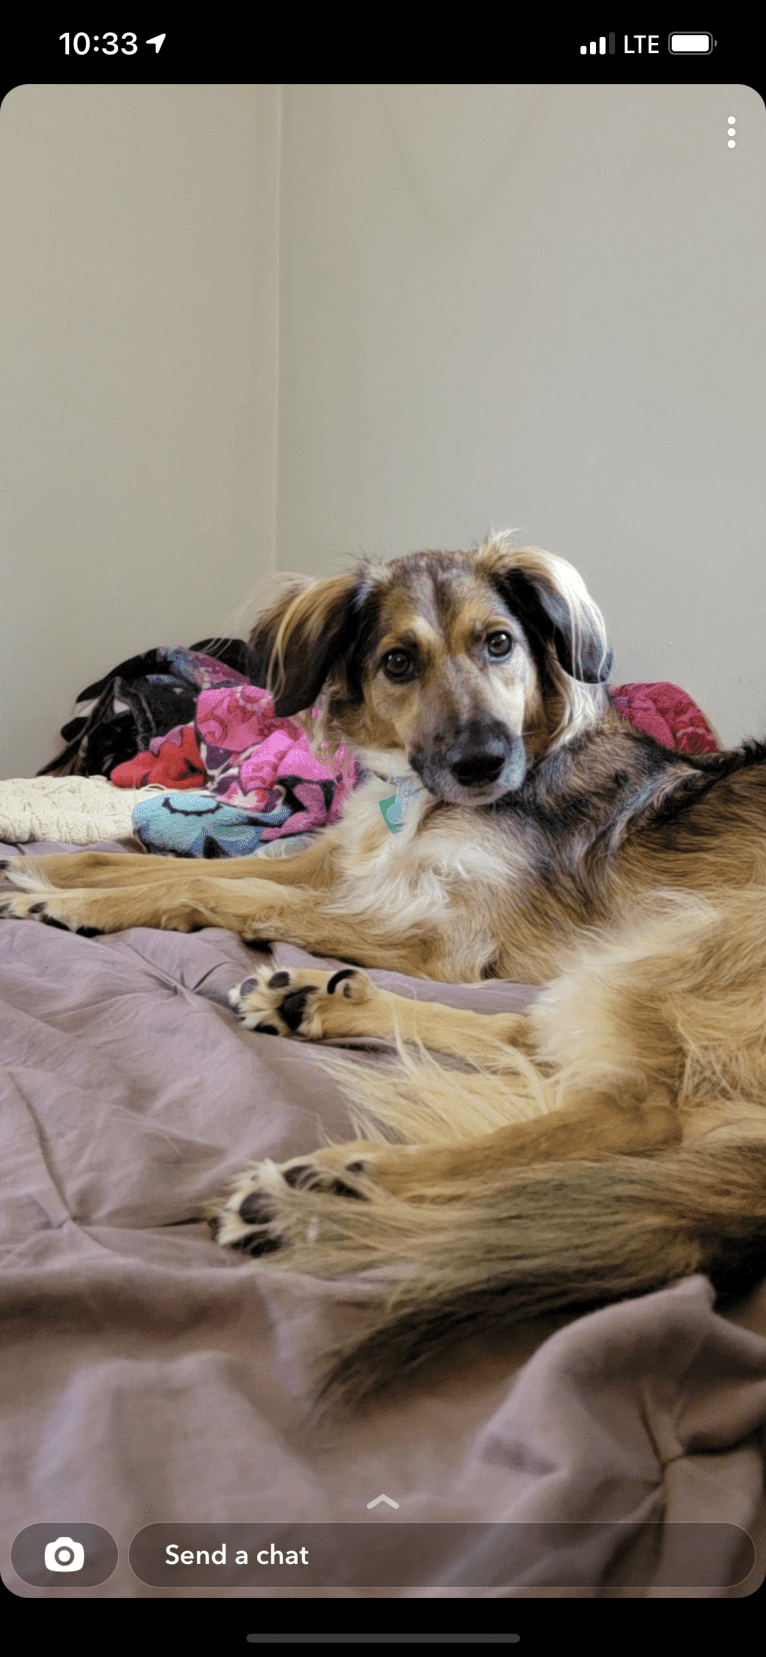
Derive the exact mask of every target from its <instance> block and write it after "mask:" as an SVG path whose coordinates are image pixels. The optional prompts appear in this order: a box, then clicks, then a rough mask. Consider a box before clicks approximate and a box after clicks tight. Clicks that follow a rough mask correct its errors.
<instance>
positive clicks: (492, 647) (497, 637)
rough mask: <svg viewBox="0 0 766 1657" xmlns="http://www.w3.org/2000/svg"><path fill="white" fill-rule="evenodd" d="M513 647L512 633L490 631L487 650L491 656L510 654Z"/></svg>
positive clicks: (496, 657)
mask: <svg viewBox="0 0 766 1657" xmlns="http://www.w3.org/2000/svg"><path fill="white" fill-rule="evenodd" d="M512 649H513V639H512V638H511V635H510V633H490V634H488V637H487V650H488V651H489V654H490V656H494V657H495V660H497V659H498V657H502V656H510V654H511V651H512Z"/></svg>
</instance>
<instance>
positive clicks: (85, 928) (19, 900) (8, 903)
mask: <svg viewBox="0 0 766 1657" xmlns="http://www.w3.org/2000/svg"><path fill="white" fill-rule="evenodd" d="M24 861H26V859H25V860H24ZM29 861H30V862H31V861H32V860H31V858H30V859H29ZM88 897H89V894H88V893H87V892H83V893H74V894H72V893H69V892H67V893H63V892H54V891H49V890H47V889H43V890H41V889H40V888H39V887H38V888H37V889H33V890H32V891H27V892H25V893H22V892H16V893H14V894H13V896H11V895H10V894H3V896H2V897H0V917H7V918H12V919H14V920H33V921H42V922H44V924H45V925H46V926H58V927H60V928H61V929H62V930H63V931H65V932H80V933H82V934H83V936H85V937H88V938H94V937H96V936H97V934H98V933H99V932H100V931H101V930H102V929H101V927H99V926H94V925H93V916H92V914H91V912H90V910H89V907H88ZM78 900H79V901H78Z"/></svg>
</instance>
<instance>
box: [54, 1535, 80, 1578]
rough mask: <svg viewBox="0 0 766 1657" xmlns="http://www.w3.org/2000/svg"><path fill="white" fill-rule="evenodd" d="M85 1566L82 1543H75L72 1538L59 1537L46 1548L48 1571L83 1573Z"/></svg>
mask: <svg viewBox="0 0 766 1657" xmlns="http://www.w3.org/2000/svg"><path fill="white" fill-rule="evenodd" d="M84 1564H85V1549H84V1547H83V1545H82V1542H73V1541H72V1538H71V1536H57V1537H56V1540H55V1542H47V1543H46V1546H45V1569H46V1571H81V1570H82V1568H83V1565H84Z"/></svg>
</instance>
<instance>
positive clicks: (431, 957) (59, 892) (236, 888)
mask: <svg viewBox="0 0 766 1657" xmlns="http://www.w3.org/2000/svg"><path fill="white" fill-rule="evenodd" d="M198 871H199V865H198V864H194V865H193V866H192V867H191V868H190V867H189V865H188V864H187V865H186V866H185V869H184V879H182V880H179V879H178V878H177V876H176V870H175V869H173V871H172V873H171V874H170V875H169V877H168V879H167V880H165V881H163V880H160V879H155V880H153V881H151V882H149V883H147V884H145V885H141V886H133V885H131V886H121V887H114V888H111V887H109V888H104V889H100V890H96V891H90V890H89V889H87V888H70V889H68V890H63V889H59V888H49V889H38V890H32V891H26V892H23V893H22V892H16V893H13V894H11V893H8V894H4V895H3V896H2V897H0V915H8V916H14V917H15V918H17V919H26V918H31V919H33V920H38V921H44V922H48V923H49V924H53V925H58V926H63V927H66V928H68V929H69V930H70V931H73V932H88V933H96V932H123V931H126V930H127V929H128V928H129V927H133V926H149V927H164V928H167V929H168V930H170V931H176V932H192V931H196V930H197V929H199V928H200V927H204V926H220V927H224V928H226V930H227V931H230V932H236V933H238V934H239V936H240V937H241V938H243V939H244V940H245V942H246V943H252V942H255V941H256V940H259V941H263V942H266V943H269V942H280V943H290V944H296V945H297V946H298V948H300V949H307V950H310V951H311V952H312V953H313V954H315V955H329V956H334V957H340V958H341V959H346V960H348V959H349V957H350V958H351V959H352V960H354V959H358V958H361V959H362V960H364V961H366V962H367V963H368V964H369V965H370V966H371V967H379V968H383V969H385V970H388V971H399V972H407V973H411V974H413V975H416V976H420V977H440V976H444V974H443V973H440V971H439V963H440V961H441V960H442V959H444V960H446V961H448V960H449V950H448V947H447V943H446V941H445V938H444V936H443V934H441V933H440V932H439V931H438V929H437V928H436V927H433V928H431V929H430V930H429V929H428V928H426V927H424V926H419V927H417V928H412V929H411V931H410V932H409V933H408V932H406V931H402V932H396V933H393V932H392V933H391V935H390V936H388V937H386V935H385V934H384V933H383V934H382V935H381V932H380V931H379V930H378V929H377V928H375V929H374V930H373V926H372V925H371V923H370V920H369V917H368V916H366V915H355V914H354V913H353V911H349V912H345V911H339V912H335V911H333V910H331V909H330V908H329V906H328V909H327V910H325V909H323V906H322V901H321V894H316V895H315V894H313V893H312V892H311V890H309V889H307V888H306V887H301V886H298V887H294V888H293V887H289V886H275V885H273V884H272V883H270V882H269V881H268V880H261V879H252V878H247V879H243V880H227V879H222V880H221V879H218V877H217V876H213V875H209V874H207V873H204V874H203V873H201V872H198Z"/></svg>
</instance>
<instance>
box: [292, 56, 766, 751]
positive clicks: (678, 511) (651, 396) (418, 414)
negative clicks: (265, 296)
mask: <svg viewBox="0 0 766 1657" xmlns="http://www.w3.org/2000/svg"><path fill="white" fill-rule="evenodd" d="M729 114H733V115H735V116H736V129H737V142H736V148H735V150H733V151H732V150H730V149H729V148H728V147H727V136H726V133H727V119H726V118H727V116H728V115H729ZM765 117H766V111H765V110H764V105H763V103H762V101H761V99H760V98H759V97H758V96H757V94H756V93H755V92H753V91H752V90H750V89H748V88H746V87H734V88H727V87H720V86H713V87H710V88H701V87H695V86H685V87H672V86H656V87H625V86H622V87H616V88H601V87H599V88H592V87H585V88H583V87H576V86H521V87H515V86H510V87H508V86H497V87H484V86H481V87H479V86H432V87H425V86H342V87H327V86H318V87H311V86H300V87H298V86H290V87H286V88H285V91H284V104H283V128H282V188H281V280H280V313H281V346H280V429H279V510H278V524H279V534H278V545H279V558H280V562H281V563H282V564H283V565H284V566H285V567H291V566H295V567H297V568H302V569H307V570H310V571H314V570H318V569H320V568H322V567H323V566H324V567H326V565H327V556H328V551H329V549H332V548H333V547H337V548H338V549H339V550H340V551H342V552H344V553H345V552H356V551H358V550H360V549H364V550H365V551H368V552H376V553H377V552H386V553H388V554H391V555H393V554H400V553H403V552H406V551H410V550H412V549H413V548H415V547H418V546H424V545H425V546H429V545H430V546H435V545H436V546H460V545H466V544H471V543H472V542H473V541H474V540H475V539H476V538H478V537H480V536H482V535H483V534H484V532H485V531H486V530H487V529H488V528H490V526H491V527H494V528H500V527H503V526H506V525H508V526H514V527H515V526H519V529H520V535H519V540H520V541H524V540H527V541H531V542H534V543H537V544H538V545H540V546H544V547H548V548H550V549H551V550H553V551H557V552H560V553H562V554H563V555H564V556H565V557H569V558H570V559H571V560H572V562H573V563H575V564H577V565H578V566H579V567H580V568H581V569H582V571H583V573H584V574H585V577H586V580H587V581H588V582H589V585H590V586H591V588H592V591H593V594H594V596H595V597H596V599H597V601H598V602H599V603H600V604H601V606H602V608H603V609H604V611H605V613H606V616H607V620H608V622H609V625H610V628H611V631H612V635H613V639H614V643H615V670H614V671H615V676H616V678H617V679H618V680H621V681H623V682H624V681H626V680H635V679H638V680H643V679H670V680H671V681H674V682H676V683H678V684H681V685H682V686H685V687H686V689H687V690H688V691H689V692H690V693H691V694H692V695H693V696H695V697H696V699H697V700H698V701H699V702H700V704H701V705H702V707H703V708H704V709H705V710H706V711H707V712H708V715H709V717H710V718H711V719H712V720H713V721H714V723H715V724H716V725H717V726H718V728H719V729H720V731H721V734H722V736H723V738H724V740H725V741H726V742H728V743H734V742H736V741H738V740H740V738H741V737H742V736H743V735H744V734H747V733H749V732H752V731H759V732H760V731H763V730H766V672H765V670H764V646H763V634H764V627H765V626H766V545H765V536H764V531H765V529H766V465H765V464H764V456H765V454H766V408H765V406H764V405H765V401H766V336H765V333H764V286H765V282H764V279H765V278H766V206H765V203H766V118H765Z"/></svg>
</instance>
